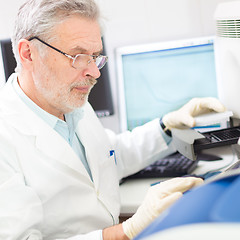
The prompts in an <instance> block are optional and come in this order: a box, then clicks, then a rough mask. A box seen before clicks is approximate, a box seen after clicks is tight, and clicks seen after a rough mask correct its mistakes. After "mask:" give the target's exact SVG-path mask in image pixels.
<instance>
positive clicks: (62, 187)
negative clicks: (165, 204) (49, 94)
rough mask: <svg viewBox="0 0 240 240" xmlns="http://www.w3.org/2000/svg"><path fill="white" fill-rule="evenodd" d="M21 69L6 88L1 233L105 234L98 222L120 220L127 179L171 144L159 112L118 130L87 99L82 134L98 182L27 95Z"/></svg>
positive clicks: (1, 124) (2, 98) (4, 237)
mask: <svg viewBox="0 0 240 240" xmlns="http://www.w3.org/2000/svg"><path fill="white" fill-rule="evenodd" d="M15 77H16V75H13V76H12V77H11V78H10V79H9V81H8V83H7V84H6V85H5V86H4V87H3V89H2V90H1V93H0V239H1V240H13V239H14V240H16V239H21V240H22V239H29V240H30V239H31V240H32V239H36V240H40V239H44V240H50V239H51V240H53V239H67V238H69V237H71V236H76V235H79V237H78V238H77V239H100V234H101V231H96V230H99V229H103V228H105V227H108V226H111V225H114V224H116V223H118V216H119V210H120V199H119V189H118V188H119V179H120V178H122V177H123V176H127V175H128V174H131V173H133V172H136V171H138V170H140V169H141V168H142V167H144V166H146V165H148V164H149V163H150V162H152V161H154V160H156V159H157V158H158V157H159V155H160V154H161V153H163V152H164V153H167V152H168V151H171V150H170V149H169V147H168V146H167V145H166V143H165V141H164V139H163V138H162V136H161V134H160V127H159V123H158V120H155V121H152V122H150V123H148V124H147V125H145V126H143V127H139V128H138V129H136V130H135V131H133V133H129V132H126V133H124V134H120V135H115V134H114V133H112V132H110V131H105V129H104V128H103V127H102V125H101V123H100V121H99V120H98V118H97V117H96V116H95V113H94V111H93V110H92V108H91V106H90V105H89V104H88V103H87V104H86V106H85V114H84V118H83V119H82V120H80V122H79V125H78V127H77V134H78V137H79V138H80V140H81V141H82V143H83V145H84V147H85V150H86V157H87V161H88V163H89V166H90V169H91V172H92V176H93V182H92V181H91V179H90V178H89V175H88V173H87V171H86V169H85V168H84V166H83V164H82V162H81V161H80V160H79V158H78V157H77V155H76V154H75V152H74V151H73V149H72V148H71V147H70V145H69V144H68V143H67V142H66V141H65V140H64V139H63V138H62V137H61V136H60V135H59V134H58V133H57V132H55V131H54V130H53V129H51V128H50V127H49V126H48V125H47V124H46V123H45V122H44V121H43V120H42V119H40V118H39V117H38V116H37V115H36V114H35V113H33V112H32V111H31V110H30V109H29V108H28V107H27V106H26V105H25V104H24V103H23V102H22V101H21V100H20V98H19V97H18V95H17V94H16V93H15V91H14V89H13V87H12V84H11V81H12V79H13V78H15ZM111 150H115V154H112V156H110V151H111ZM87 233H90V234H87ZM28 237H29V238H28Z"/></svg>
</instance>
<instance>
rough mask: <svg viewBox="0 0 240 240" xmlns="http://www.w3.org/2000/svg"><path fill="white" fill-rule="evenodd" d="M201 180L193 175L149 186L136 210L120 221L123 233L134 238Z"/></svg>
mask: <svg viewBox="0 0 240 240" xmlns="http://www.w3.org/2000/svg"><path fill="white" fill-rule="evenodd" d="M202 182H203V180H202V179H201V178H195V177H183V178H172V179H170V180H167V181H164V182H161V183H159V184H157V185H154V186H152V187H150V189H149V190H148V192H147V195H146V197H145V199H144V200H143V203H142V204H141V206H140V207H139V208H138V210H137V212H136V213H135V214H134V215H133V216H132V217H131V218H129V219H128V220H126V221H125V222H123V223H122V226H123V231H124V233H125V234H126V235H127V237H128V238H130V239H132V238H134V237H135V236H136V235H137V234H139V233H140V232H141V231H142V230H143V229H144V228H146V227H147V226H148V225H149V224H150V223H151V222H152V221H153V220H154V219H155V218H156V217H158V216H159V214H160V213H162V212H163V211H164V210H165V209H166V208H168V207H169V206H170V205H172V204H173V203H174V202H175V201H176V200H177V199H179V198H180V197H181V196H182V193H183V192H185V191H187V190H189V189H190V188H192V187H194V186H197V185H200V184H201V183H202Z"/></svg>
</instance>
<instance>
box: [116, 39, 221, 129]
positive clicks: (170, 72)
mask: <svg viewBox="0 0 240 240" xmlns="http://www.w3.org/2000/svg"><path fill="white" fill-rule="evenodd" d="M116 62H117V75H118V83H119V109H120V110H119V111H120V112H119V115H120V125H121V131H124V130H132V129H133V128H134V127H137V126H139V125H142V124H144V123H146V122H148V121H150V120H152V119H154V118H158V117H161V116H163V115H164V114H166V113H168V112H170V111H174V110H177V109H178V108H179V107H181V106H182V105H183V104H185V103H186V102H188V101H189V100H190V99H191V98H194V97H210V96H212V97H217V96H218V94H217V83H216V73H215V59H214V37H212V36H211V37H201V38H194V39H186V40H179V41H169V42H159V43H150V44H144V45H135V46H126V47H121V48H118V49H116Z"/></svg>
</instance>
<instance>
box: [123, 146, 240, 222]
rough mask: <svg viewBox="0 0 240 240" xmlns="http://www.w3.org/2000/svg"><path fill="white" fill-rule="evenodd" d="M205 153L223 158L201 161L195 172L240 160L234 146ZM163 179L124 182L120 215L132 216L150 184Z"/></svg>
mask: <svg viewBox="0 0 240 240" xmlns="http://www.w3.org/2000/svg"><path fill="white" fill-rule="evenodd" d="M204 153H209V154H211V153H212V154H215V155H218V156H221V157H222V158H223V160H219V161H211V162H210V161H199V163H198V167H197V169H196V170H195V171H194V172H193V173H194V174H197V175H198V174H204V173H206V172H208V171H211V170H216V171H217V170H218V169H220V168H221V171H223V170H225V169H227V168H228V167H229V166H230V165H232V164H233V163H234V162H236V161H237V160H238V158H237V156H236V154H235V153H234V150H233V148H232V146H226V147H219V148H212V149H208V150H204ZM163 180H167V178H151V179H131V180H127V181H126V182H124V183H123V184H122V185H121V186H120V197H121V211H120V216H121V217H123V218H124V217H130V216H132V215H133V214H134V213H135V212H136V210H137V208H138V207H139V206H140V204H141V202H142V201H143V199H144V197H145V195H146V193H147V190H148V188H149V187H150V185H151V184H152V183H155V182H158V181H163Z"/></svg>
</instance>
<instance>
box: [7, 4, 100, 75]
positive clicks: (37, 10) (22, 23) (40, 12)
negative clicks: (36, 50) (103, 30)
mask: <svg viewBox="0 0 240 240" xmlns="http://www.w3.org/2000/svg"><path fill="white" fill-rule="evenodd" d="M73 14H75V15H79V16H80V17H84V18H88V19H92V20H96V21H100V20H99V19H100V13H99V8H98V6H97V4H96V3H95V2H94V0H26V2H25V3H24V4H23V5H22V6H21V7H20V8H19V11H18V15H17V18H16V21H15V28H14V31H13V35H12V39H11V40H12V48H13V52H14V55H15V58H16V61H17V67H16V69H15V71H16V72H18V71H20V70H21V62H20V58H19V54H18V42H19V40H20V39H29V38H31V37H34V36H38V37H40V38H41V37H42V38H44V40H46V41H50V40H53V36H52V35H51V32H52V30H53V29H54V27H56V25H57V24H59V23H61V22H63V21H64V20H66V19H67V18H68V17H70V16H72V15H73ZM37 44H38V43H36V45H37ZM38 47H39V46H38Z"/></svg>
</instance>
